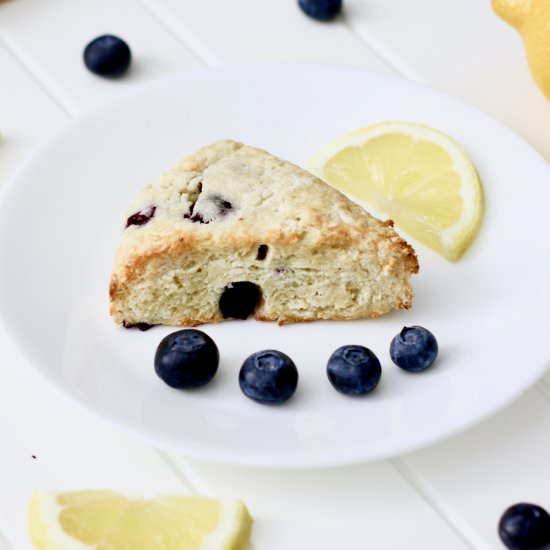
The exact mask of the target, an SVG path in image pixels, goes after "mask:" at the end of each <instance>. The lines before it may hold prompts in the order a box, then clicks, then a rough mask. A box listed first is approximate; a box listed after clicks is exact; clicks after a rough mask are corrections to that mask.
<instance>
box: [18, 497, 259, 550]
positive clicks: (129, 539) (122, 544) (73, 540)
mask: <svg viewBox="0 0 550 550" xmlns="http://www.w3.org/2000/svg"><path fill="white" fill-rule="evenodd" d="M251 527H252V519H251V517H250V515H249V513H248V510H247V509H246V506H245V505H244V504H243V503H242V502H241V501H239V500H227V501H220V500H216V499H212V498H204V497H195V496H184V495H170V496H158V497H155V498H152V499H148V500H144V499H133V500H132V499H130V498H128V497H126V496H123V495H121V494H118V493H115V492H113V491H78V492H70V493H55V492H35V493H34V494H33V495H32V498H31V501H30V504H29V531H30V535H31V540H32V543H33V545H34V548H35V549H37V550H86V549H89V550H157V549H158V550H195V549H197V550H198V549H200V550H222V549H223V550H241V549H244V548H246V547H247V544H248V540H249V537H250V530H251Z"/></svg>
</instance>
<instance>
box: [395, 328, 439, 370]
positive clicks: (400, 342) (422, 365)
mask: <svg viewBox="0 0 550 550" xmlns="http://www.w3.org/2000/svg"><path fill="white" fill-rule="evenodd" d="M437 352H438V346H437V340H436V339H435V336H434V335H433V334H432V333H431V332H430V331H429V330H427V329H425V328H423V327H417V326H413V327H403V329H402V330H401V332H400V333H399V334H397V335H396V336H395V337H394V338H393V340H392V341H391V344H390V357H391V359H392V361H393V362H394V363H395V364H396V365H397V366H398V367H400V368H402V369H403V370H406V371H409V372H420V371H423V370H424V369H427V368H428V367H429V366H430V365H432V364H433V362H434V361H435V359H436V357H437Z"/></svg>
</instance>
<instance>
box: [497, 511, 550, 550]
mask: <svg viewBox="0 0 550 550" xmlns="http://www.w3.org/2000/svg"><path fill="white" fill-rule="evenodd" d="M498 534H499V536H500V539H501V540H502V542H503V543H504V545H505V546H506V548H509V550H548V549H550V515H548V512H547V511H546V510H545V509H544V508H541V507H540V506H537V505H536V504H529V503H525V502H522V503H520V504H514V505H513V506H510V508H508V509H507V510H506V511H505V512H504V514H502V517H501V518H500V521H499V524H498Z"/></svg>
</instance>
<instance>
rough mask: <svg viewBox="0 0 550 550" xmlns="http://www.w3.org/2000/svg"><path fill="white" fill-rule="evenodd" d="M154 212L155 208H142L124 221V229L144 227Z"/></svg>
mask: <svg viewBox="0 0 550 550" xmlns="http://www.w3.org/2000/svg"><path fill="white" fill-rule="evenodd" d="M156 210H157V207H156V206H148V207H147V208H144V209H143V210H140V211H139V212H136V213H135V214H132V215H131V216H130V217H129V218H128V219H127V220H126V227H130V226H131V225H145V224H146V223H147V222H149V221H150V220H151V219H152V218H153V217H154V216H155V211H156Z"/></svg>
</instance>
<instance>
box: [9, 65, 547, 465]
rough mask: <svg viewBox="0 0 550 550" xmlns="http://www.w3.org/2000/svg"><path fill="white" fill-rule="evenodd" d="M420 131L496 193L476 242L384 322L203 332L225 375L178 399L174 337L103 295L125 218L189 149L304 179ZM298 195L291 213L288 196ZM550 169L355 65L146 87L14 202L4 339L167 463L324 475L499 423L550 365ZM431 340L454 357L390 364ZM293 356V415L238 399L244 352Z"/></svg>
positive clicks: (16, 192) (31, 179)
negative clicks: (301, 170) (385, 137)
mask: <svg viewBox="0 0 550 550" xmlns="http://www.w3.org/2000/svg"><path fill="white" fill-rule="evenodd" d="M384 120H408V121H415V122H419V123H423V124H428V125H431V126H434V127H435V128H439V129H441V130H443V131H445V132H447V133H449V134H450V135H451V136H453V137H454V138H455V139H456V140H458V141H459V142H460V143H461V144H462V145H463V146H464V147H465V149H466V151H467V152H468V153H469V154H470V156H471V158H472V160H473V161H474V163H475V165H476V166H477V168H478V170H479V173H480V175H481V179H482V181H483V185H484V189H485V194H486V212H485V219H484V222H483V225H482V228H481V231H480V233H479V235H478V237H477V239H476V240H475V242H474V244H473V246H472V247H471V249H470V250H469V251H468V252H467V253H466V255H465V256H464V257H463V259H462V260H460V262H458V263H457V264H452V263H449V262H447V261H446V260H444V259H442V258H440V257H439V256H438V255H437V254H435V253H433V252H432V251H430V250H429V249H427V248H425V247H423V246H421V245H419V244H418V243H416V242H414V241H412V243H413V245H415V247H416V249H417V252H418V256H419V260H420V266H421V269H420V274H419V275H417V276H416V277H414V278H413V286H414V288H415V291H416V299H415V304H414V307H413V308H412V309H411V310H409V311H407V312H398V313H394V314H391V315H387V316H385V317H382V318H380V319H376V320H370V321H357V322H319V323H310V324H297V325H290V326H284V327H279V326H277V325H274V324H266V323H258V322H255V321H253V320H249V321H243V322H240V321H233V322H226V323H221V324H219V325H215V326H205V327H203V329H204V330H205V331H206V332H207V333H208V334H210V335H211V336H212V337H213V338H214V340H215V341H216V342H217V344H218V346H219V349H220V353H221V363H220V369H219V372H218V375H217V377H216V378H215V379H214V381H213V382H212V383H211V384H210V385H209V386H207V387H205V388H202V389H200V390H195V391H191V392H185V391H176V390H173V389H171V388H169V387H167V386H166V385H164V384H163V383H162V382H161V381H160V379H158V378H157V376H156V375H155V373H154V370H153V355H154V352H155V348H156V346H157V344H158V342H159V341H160V340H161V338H162V337H163V336H165V335H166V334H168V333H169V332H170V331H171V330H174V329H171V328H168V327H156V328H154V329H152V330H150V331H149V332H145V333H141V332H138V331H135V330H125V329H122V328H119V327H117V326H115V325H114V323H113V322H112V321H111V319H110V318H109V314H108V300H107V288H108V281H109V275H110V270H111V266H112V260H113V254H114V251H115V248H116V246H117V243H118V240H119V236H120V233H121V230H122V227H123V214H124V213H125V211H126V208H127V206H128V204H129V202H130V200H131V199H132V198H133V196H134V195H135V194H136V193H137V192H138V191H139V190H140V189H141V188H142V186H144V185H145V184H146V183H148V182H151V181H155V180H156V178H157V176H158V175H159V174H160V173H161V172H163V171H164V170H165V169H167V168H169V167H170V166H172V165H173V164H175V163H176V162H177V161H178V159H179V158H180V157H183V156H185V155H186V154H188V153H190V152H192V151H193V150H194V149H196V148H198V147H200V146H202V145H205V144H207V143H209V142H212V141H214V140H218V139H221V138H233V139H237V140H240V141H243V142H245V143H248V144H253V145H256V146H259V147H262V148H265V149H267V150H268V151H270V152H272V153H273V154H275V155H279V156H281V157H283V158H286V159H288V160H291V161H294V162H296V163H298V164H300V165H302V166H305V164H306V162H307V160H308V158H309V157H310V156H311V155H312V154H313V153H315V152H316V151H317V150H318V149H319V148H320V147H321V146H323V145H325V144H326V143H327V142H329V141H331V140H333V139H335V138H336V137H338V136H341V135H343V134H345V133H346V132H349V131H351V130H354V129H356V128H360V127H362V126H367V125H370V124H373V123H376V122H379V121H384ZM283 199H284V197H281V200H283ZM549 205H550V170H549V167H548V165H547V164H546V163H545V162H544V161H543V160H542V159H541V158H540V157H539V156H538V155H537V154H536V153H535V152H534V151H533V150H532V149H531V148H530V147H529V146H528V145H526V144H525V143H524V142H523V141H522V140H521V139H519V138H518V137H516V136H515V135H514V134H513V133H512V132H510V131H509V130H507V129H506V128H504V127H503V126H501V125H500V124H498V123H497V122H495V121H494V120H492V119H491V118H489V117H488V116H486V115H484V114H482V113H480V112H479V111H477V110H475V109H474V108H472V107H470V106H468V105H465V104H464V103H462V102H460V101H458V100H456V99H453V98H451V97H447V96H445V95H442V94H440V93H438V92H435V91H433V90H431V89H429V88H425V87H422V86H419V85H416V84H412V83H410V82H407V81H404V80H400V79H397V78H390V77H387V76H382V75H379V74H374V73H370V72H366V71H363V70H356V69H351V68H338V67H323V66H305V65H271V66H269V65H261V66H241V67H224V68H219V69H215V70H203V71H193V72H189V73H186V74H183V75H181V76H178V77H175V78H170V79H167V80H162V81H158V82H155V83H152V84H149V85H146V86H143V87H141V88H137V89H135V91H133V92H132V93H131V94H128V95H125V96H124V97H121V98H120V99H118V100H116V101H114V102H112V103H110V104H108V105H106V106H104V107H102V108H100V109H98V110H95V111H93V112H92V113H90V114H88V115H87V116H84V117H81V118H79V119H78V120H76V121H75V122H74V123H72V124H71V125H70V126H68V127H67V128H66V129H65V130H64V131H63V132H61V133H60V134H59V135H57V136H56V137H55V138H54V139H53V140H51V141H50V142H49V143H48V144H47V145H46V146H45V147H43V148H42V149H41V150H40V151H39V152H38V153H37V154H36V155H34V157H33V158H32V159H31V160H30V161H29V162H28V163H27V164H26V165H25V166H24V168H23V169H22V170H21V171H20V172H19V174H18V175H17V177H16V178H15V180H14V181H13V182H12V184H11V185H10V186H9V187H8V188H7V189H6V191H5V193H4V195H3V200H2V201H1V205H0V258H2V260H1V265H2V268H1V270H0V310H1V316H2V317H3V320H4V321H5V326H6V329H7V330H9V331H10V333H11V335H12V336H13V338H14V339H15V340H16V341H17V343H18V345H19V347H20V348H21V350H22V351H23V352H24V354H25V355H26V356H27V358H28V359H29V360H30V362H31V363H32V365H34V367H35V368H36V369H37V370H38V371H40V373H42V374H43V375H44V376H45V377H46V378H47V379H48V380H49V381H51V382H52V384H53V385H54V386H56V387H57V388H58V389H60V390H61V391H62V392H63V393H64V394H66V395H68V396H70V397H72V398H73V399H74V400H75V401H77V402H79V403H81V404H82V405H84V406H85V407H86V408H88V409H90V410H92V411H95V412H97V413H99V414H100V415H101V416H103V417H104V418H107V419H109V420H111V421H112V422H114V423H116V424H119V425H121V426H124V427H125V428H127V429H128V430H130V431H132V432H133V433H135V434H138V435H140V436H142V437H143V438H145V439H147V440H149V441H150V442H152V443H153V444H155V445H157V446H159V447H166V448H171V449H174V450H178V451H182V452H184V453H187V454H190V455H195V456H199V457H204V458H209V459H213V460H217V461H221V462H232V463H240V464H249V465H263V466H267V465H269V466H278V467H309V466H328V465H339V464H344V463H352V462H358V461H365V460H371V459H376V458H381V457H386V456H389V455H395V454H397V453H402V452H404V451H409V450H412V449H415V448H418V447H420V446H423V445H426V444H428V443H431V442H434V441H436V440H439V439H441V438H443V437H445V436H448V435H450V434H453V433H455V432H457V431H458V430H461V429H463V428H465V427H467V426H470V425H472V424H473V423H474V422H477V421H479V420H480V419H482V418H484V417H486V416H487V415H489V414H490V413H493V412H495V411H496V410H498V409H499V408H501V407H503V406H504V405H505V404H507V403H508V402H510V401H511V400H512V399H513V398H515V397H516V396H518V395H519V394H520V393H521V392H522V391H524V390H525V389H526V388H527V387H528V386H529V385H530V384H532V383H533V382H534V381H535V380H536V379H537V378H538V377H539V376H540V375H541V374H542V373H543V371H544V369H545V367H546V366H547V364H548V362H549V359H550V350H549V347H548V327H549V326H550V313H549V311H550V308H549V305H550V260H549V250H550V248H549V246H548V238H549V235H550V216H549V215H548V207H549ZM411 324H418V325H423V326H426V327H427V328H429V329H430V330H432V332H434V334H435V335H436V336H437V338H438V341H439V345H440V357H439V359H438V362H437V365H436V366H434V367H433V368H432V369H430V370H428V371H426V372H424V373H422V374H417V375H411V374H407V373H405V372H402V371H401V370H399V369H398V368H397V367H395V366H394V365H393V364H392V363H391V361H390V359H389V355H388V348H389V344H390V340H391V339H392V337H393V336H394V335H395V334H396V333H397V332H398V331H399V330H400V329H401V327H402V326H403V325H411ZM352 343H357V344H363V345H366V346H367V347H370V348H371V349H372V350H373V351H374V352H375V353H376V354H377V355H378V356H379V358H380V360H381V362H382V366H383V375H382V382H381V384H380V386H379V387H378V389H377V390H376V391H375V392H374V393H373V394H371V395H368V396H365V397H362V398H349V397H345V396H343V395H340V394H338V393H337V392H336V391H334V389H333V388H332V387H331V386H330V384H329V382H328V380H327V377H326V373H325V369H326V362H327V359H328V357H329V355H330V354H331V353H332V351H333V350H334V349H335V348H337V347H338V346H340V345H343V344H352ZM265 348H276V349H280V350H282V351H284V352H286V353H287V354H288V355H290V356H291V357H292V358H293V359H294V360H295V362H296V364H297V366H298V369H299V373H300V382H299V386H298V390H297V393H296V395H295V396H294V398H293V399H292V400H291V401H289V402H288V403H287V404H285V405H283V406H279V407H267V406H262V405H258V404H256V403H254V402H252V401H249V400H248V399H246V398H245V397H244V396H243V395H242V394H241V392H240V390H239V386H238V382H237V375H238V371H239V368H240V366H241V364H242V362H243V360H244V359H245V358H246V357H247V355H248V354H250V353H252V352H254V351H258V350H260V349H265Z"/></svg>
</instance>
